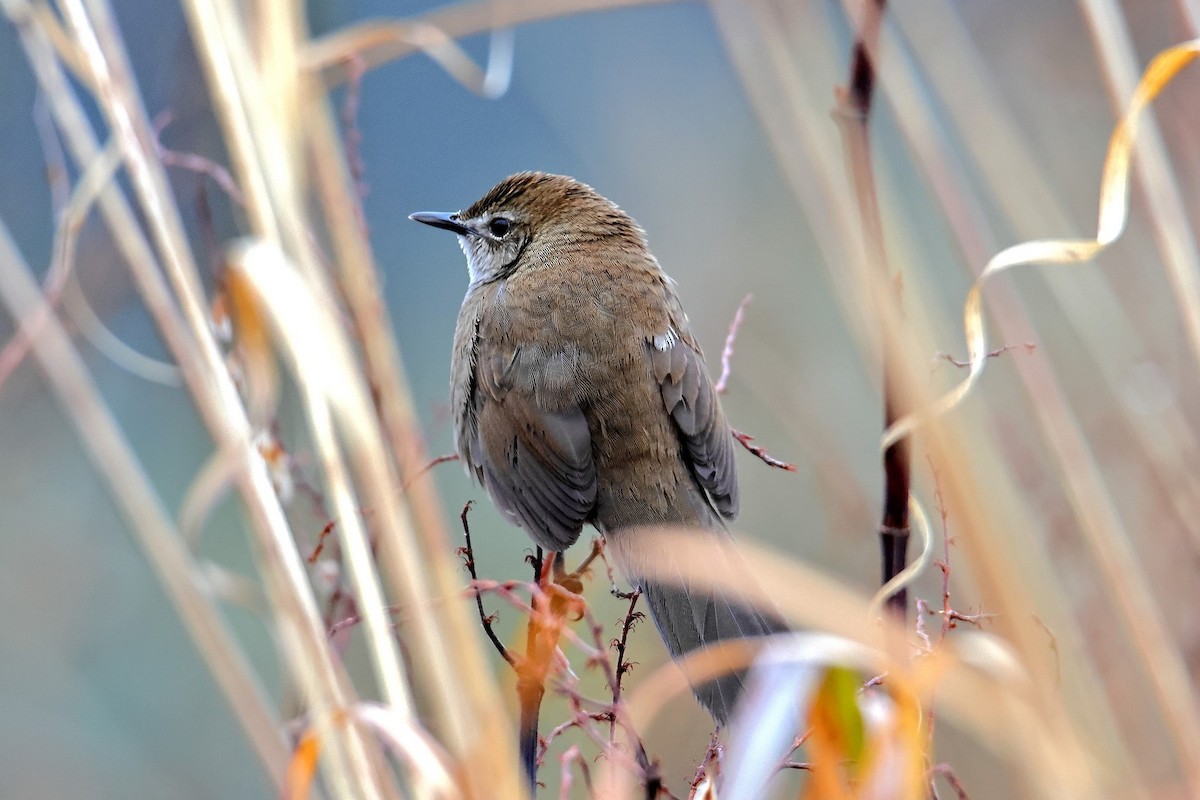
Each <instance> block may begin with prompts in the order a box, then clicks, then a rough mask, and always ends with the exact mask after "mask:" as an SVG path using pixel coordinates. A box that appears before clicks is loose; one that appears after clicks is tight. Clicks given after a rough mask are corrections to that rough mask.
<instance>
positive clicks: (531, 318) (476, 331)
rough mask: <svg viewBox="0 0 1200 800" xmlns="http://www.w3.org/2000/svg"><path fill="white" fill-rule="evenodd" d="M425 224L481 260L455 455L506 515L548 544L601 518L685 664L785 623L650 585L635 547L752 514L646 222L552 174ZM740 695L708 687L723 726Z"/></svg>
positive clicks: (458, 401) (460, 343)
mask: <svg viewBox="0 0 1200 800" xmlns="http://www.w3.org/2000/svg"><path fill="white" fill-rule="evenodd" d="M413 219H415V220H417V221H419V222H424V223H426V224H431V225H435V226H437V227H442V228H447V229H449V230H453V231H454V232H455V233H457V234H458V235H459V241H460V244H461V246H462V248H463V250H464V252H465V253H466V255H467V261H468V267H469V270H470V273H471V285H470V287H469V288H468V290H467V295H466V298H465V299H464V300H463V305H462V309H461V311H460V312H459V317H458V327H457V331H456V333H455V338H454V354H453V361H452V365H451V403H452V406H453V410H454V415H455V420H456V423H457V427H456V437H455V438H456V445H457V448H458V451H459V454H460V456H461V457H462V459H463V461H464V462H465V464H466V465H467V468H468V469H469V471H470V472H471V474H473V475H474V476H475V478H476V479H477V480H479V482H480V483H482V484H483V486H484V487H485V488H486V489H487V492H488V494H489V495H491V497H492V499H493V500H494V501H495V503H496V505H497V506H498V507H499V508H500V510H501V511H502V512H503V513H504V515H505V517H507V518H508V519H509V520H510V521H512V522H513V523H514V524H516V525H518V526H520V527H521V528H523V529H524V530H525V531H526V533H528V534H529V536H530V537H531V538H532V539H533V540H534V542H536V543H537V544H538V545H540V546H541V547H543V548H545V549H547V550H550V551H562V550H565V549H566V548H568V547H570V546H571V545H572V544H573V543H574V542H575V541H576V540H577V539H578V538H579V535H580V531H581V530H582V528H583V526H584V524H591V525H593V526H594V527H595V528H596V529H597V530H599V531H600V532H601V533H602V534H603V535H604V536H605V538H606V539H607V540H608V542H609V550H610V552H611V553H612V554H613V556H614V558H615V559H616V561H617V563H618V567H619V568H620V569H621V571H622V572H623V573H624V574H625V576H626V577H627V578H628V579H629V580H630V581H631V582H633V583H635V584H637V585H639V586H640V587H641V588H642V590H643V591H644V592H645V595H646V599H647V602H648V605H649V607H650V611H651V615H652V616H653V618H654V621H655V623H656V624H657V625H658V628H659V631H660V632H661V634H662V636H663V639H664V641H665V642H666V644H667V646H668V648H669V650H670V651H671V653H672V655H673V656H675V657H679V656H680V655H682V654H685V653H687V652H690V651H691V650H694V649H695V648H697V647H700V646H702V645H704V644H708V643H712V642H714V641H718V640H721V639H728V638H736V637H742V636H755V635H762V634H766V633H772V632H776V631H780V630H783V626H782V624H781V623H780V622H779V621H778V620H777V619H775V618H774V617H773V616H772V615H764V614H761V613H759V612H758V611H755V610H754V609H753V608H751V607H750V606H749V605H747V604H745V603H742V602H739V601H738V599H737V598H736V597H730V596H728V594H727V593H718V594H717V595H716V596H714V595H713V594H711V593H706V592H702V591H698V590H693V589H692V588H690V587H689V586H688V585H687V584H686V583H684V584H683V585H679V584H672V583H665V582H661V581H659V580H648V579H646V578H645V577H644V575H645V574H646V573H647V572H648V570H647V569H645V565H643V564H639V563H636V558H635V557H633V556H631V555H629V553H630V552H631V551H632V550H635V549H637V548H630V547H628V546H626V545H628V544H630V541H629V540H630V539H631V537H635V536H637V535H638V532H637V529H638V528H639V527H645V526H655V525H682V526H690V527H696V528H705V529H707V530H709V531H712V532H713V533H714V535H718V536H725V535H726V534H725V527H724V523H723V519H730V518H732V517H733V516H735V515H736V514H737V511H738V487H737V472H736V468H735V465H734V457H733V442H732V439H731V437H730V431H729V427H728V425H727V424H726V422H725V417H724V414H723V412H722V410H721V404H720V402H719V400H718V398H717V395H716V392H715V391H714V390H713V384H712V380H711V378H710V377H709V374H708V370H707V368H706V367H705V365H704V359H703V356H702V355H701V352H700V348H699V346H698V345H697V344H696V342H695V340H694V339H693V338H692V335H691V331H690V330H689V326H688V319H687V315H686V314H685V313H684V312H683V308H682V307H681V306H680V303H679V299H678V298H677V297H676V294H675V290H674V288H673V281H671V279H670V278H669V277H667V275H666V274H665V273H664V272H663V271H662V269H661V268H660V267H659V265H658V262H657V261H656V260H655V258H654V257H653V256H652V255H651V254H650V252H649V250H648V249H647V246H646V240H645V236H644V234H643V232H642V230H641V228H639V227H638V226H637V224H636V223H635V222H634V221H633V220H632V219H630V218H629V216H628V215H626V214H625V213H624V212H623V211H621V210H620V209H619V208H617V207H616V206H615V205H614V204H613V203H611V202H610V201H608V200H606V199H605V198H604V197H602V196H600V195H599V194H597V193H596V192H595V191H594V190H593V189H592V188H591V187H589V186H586V185H584V184H582V183H579V182H578V181H575V180H574V179H572V178H567V177H563V176H559V175H546V174H542V173H521V174H518V175H514V176H512V177H510V178H507V179H506V180H504V181H502V182H501V183H500V184H499V185H497V186H496V187H495V188H493V189H492V190H491V191H489V192H488V193H487V194H486V195H484V196H483V198H481V199H480V200H479V201H477V202H476V203H475V204H474V205H472V206H471V207H470V208H468V209H466V210H465V211H462V212H459V213H457V214H414V215H413ZM656 552H657V551H656ZM670 557H671V556H670V554H663V553H660V552H659V553H658V554H657V555H656V558H668V559H669V558H670ZM656 566H657V567H658V568H660V569H661V568H662V567H663V565H661V564H657V565H656ZM667 571H668V572H670V569H669V568H668V570H667ZM740 686H741V676H740V675H731V676H727V677H726V678H723V679H720V680H717V681H713V682H710V683H708V684H705V685H704V686H701V687H697V689H696V691H697V696H698V697H699V698H700V700H701V702H703V703H704V705H705V706H706V707H708V709H709V710H710V711H711V712H712V713H713V715H714V717H716V718H717V719H718V721H721V722H724V721H725V720H726V719H727V718H728V715H729V713H730V711H731V709H732V707H733V703H734V700H735V699H736V696H737V693H738V691H739V690H740Z"/></svg>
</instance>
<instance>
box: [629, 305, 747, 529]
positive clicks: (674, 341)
mask: <svg viewBox="0 0 1200 800" xmlns="http://www.w3.org/2000/svg"><path fill="white" fill-rule="evenodd" d="M674 306H675V307H676V309H678V301H677V300H676V301H674ZM674 310H675V309H673V311H674ZM672 317H674V319H673V320H672V322H671V325H670V326H669V327H668V328H667V330H666V331H664V332H660V333H658V334H656V335H654V336H651V337H650V338H649V339H647V347H648V348H649V351H650V365H651V369H652V370H653V374H654V378H655V380H657V381H658V385H659V389H660V390H661V392H662V399H663V404H664V405H665V406H666V408H667V413H668V414H670V415H671V419H672V420H673V421H674V422H675V428H676V429H677V430H678V432H679V437H680V439H681V441H682V442H683V446H684V454H685V456H686V457H687V459H688V461H689V465H690V466H691V468H692V472H693V473H694V474H695V476H696V480H697V481H699V482H700V485H701V486H702V487H704V490H705V491H706V492H708V495H709V498H710V499H711V500H712V504H713V507H714V508H716V510H717V512H718V513H720V515H721V516H723V517H725V518H726V519H732V518H733V517H735V516H737V512H738V486H737V471H736V469H735V466H734V461H733V440H732V437H731V436H730V433H729V426H728V425H726V423H725V415H724V414H723V413H722V412H721V404H720V402H719V401H718V400H717V392H716V390H715V389H714V388H713V383H712V379H711V378H710V377H709V376H708V369H707V368H706V367H705V366H704V357H703V356H702V355H701V354H700V351H699V349H698V348H697V346H696V344H695V342H694V341H693V340H692V338H691V335H690V334H689V333H688V331H687V327H686V325H687V317H686V316H684V315H683V312H682V309H678V311H677V313H673V314H672Z"/></svg>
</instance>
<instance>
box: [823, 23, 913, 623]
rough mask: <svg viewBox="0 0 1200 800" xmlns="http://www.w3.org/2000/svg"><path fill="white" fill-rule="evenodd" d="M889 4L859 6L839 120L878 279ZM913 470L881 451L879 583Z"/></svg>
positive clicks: (892, 410) (890, 401) (888, 413)
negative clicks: (876, 146)
mask: <svg viewBox="0 0 1200 800" xmlns="http://www.w3.org/2000/svg"><path fill="white" fill-rule="evenodd" d="M886 6H887V0H871V2H868V3H866V4H864V5H863V12H862V13H863V18H862V21H861V25H860V27H859V32H858V37H857V39H856V40H855V42H854V52H853V55H852V56H851V59H850V80H849V83H848V85H847V86H846V87H845V88H843V89H842V91H840V92H839V93H838V117H839V120H840V121H841V129H842V144H843V146H844V148H845V152H846V168H847V171H848V172H849V174H850V180H851V182H852V184H853V186H854V196H855V200H856V201H857V204H858V213H859V219H860V222H861V224H862V232H863V239H864V244H865V249H866V253H867V258H868V260H869V262H870V264H871V265H872V267H874V268H875V270H876V271H877V274H878V275H883V274H886V273H887V270H888V262H887V252H886V250H885V248H884V245H883V224H882V222H881V221H880V217H879V202H878V198H877V194H876V191H875V174H874V170H873V168H872V164H871V142H870V136H869V130H868V124H869V122H870V115H871V100H872V98H873V96H874V91H875V65H874V62H873V60H872V59H873V57H874V55H873V54H874V53H875V52H876V50H877V47H878V42H879V25H880V21H881V20H882V18H883V12H884V9H885V7H886ZM894 285H895V287H896V295H897V296H896V301H897V303H899V302H900V299H901V298H900V286H901V283H900V280H899V276H898V275H897V276H896V277H895V279H894ZM890 341H891V337H890V336H888V335H886V333H885V335H884V337H883V415H884V420H883V427H884V429H885V430H886V429H887V428H889V427H891V425H892V423H893V422H895V421H896V420H897V419H899V418H900V417H901V416H903V415H904V408H903V406H902V404H901V401H900V399H899V397H898V395H897V382H896V379H897V376H896V374H895V371H896V369H897V364H896V359H897V357H898V354H897V353H896V351H895V349H894V348H893V347H892V346H891V345H890ZM911 470H912V456H911V453H910V441H909V439H908V438H907V437H906V438H903V439H900V440H899V441H897V442H896V443H895V444H893V445H891V446H890V447H888V448H887V449H886V450H885V451H884V453H883V474H884V489H883V518H882V520H881V521H880V523H879V544H880V550H881V555H882V561H883V574H882V577H883V583H885V584H886V583H887V582H888V581H889V580H891V579H892V578H893V577H895V576H896V575H897V574H898V573H899V572H900V571H901V570H903V569H904V565H905V562H906V561H907V551H908V536H909V522H908V497H909V481H910V475H911ZM888 606H889V607H890V608H892V609H894V610H895V611H897V612H899V613H900V614H904V613H905V610H906V609H907V606H908V593H907V591H906V590H904V589H901V590H899V591H898V592H896V593H895V594H894V595H892V596H891V597H889V598H888Z"/></svg>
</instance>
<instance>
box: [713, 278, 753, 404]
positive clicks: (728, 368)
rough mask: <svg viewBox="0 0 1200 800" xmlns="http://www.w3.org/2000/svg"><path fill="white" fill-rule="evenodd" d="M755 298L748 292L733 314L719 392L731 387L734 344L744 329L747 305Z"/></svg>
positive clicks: (726, 340) (715, 386) (716, 389)
mask: <svg viewBox="0 0 1200 800" xmlns="http://www.w3.org/2000/svg"><path fill="white" fill-rule="evenodd" d="M753 299H754V295H752V294H748V295H746V296H745V297H743V298H742V302H740V303H738V307H737V311H735V312H734V314H733V321H732V322H730V323H729V333H727V334H726V335H725V348H724V349H723V350H722V351H721V377H720V378H718V379H717V383H716V385H714V386H713V390H714V391H715V392H716V393H717V394H725V391H726V389H728V388H729V385H728V384H729V375H730V373H731V372H732V371H733V346H734V344H735V343H736V342H737V337H738V332H739V331H741V329H742V318H743V317H744V316H745V312H746V306H748V305H750V301H751V300H753Z"/></svg>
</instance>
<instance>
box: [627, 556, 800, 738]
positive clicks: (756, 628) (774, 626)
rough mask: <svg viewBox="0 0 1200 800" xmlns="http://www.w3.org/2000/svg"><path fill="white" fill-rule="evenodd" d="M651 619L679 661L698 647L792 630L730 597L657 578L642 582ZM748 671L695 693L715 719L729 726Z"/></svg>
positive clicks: (729, 675) (732, 674) (724, 677)
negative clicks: (727, 723)
mask: <svg viewBox="0 0 1200 800" xmlns="http://www.w3.org/2000/svg"><path fill="white" fill-rule="evenodd" d="M641 589H642V593H643V595H644V596H645V598H646V604H647V606H648V607H649V609H650V616H651V617H652V618H653V619H654V624H655V625H656V626H657V627H658V630H659V633H660V634H662V638H663V641H664V642H666V645H667V649H668V650H669V651H670V653H671V657H672V658H675V659H679V658H681V657H683V656H685V655H687V654H688V653H690V652H692V651H693V650H696V649H698V648H701V647H704V646H707V645H711V644H715V643H717V642H722V641H728V640H730V639H747V638H752V637H756V636H769V635H770V634H773V633H782V632H784V631H786V630H787V626H786V625H785V624H784V623H783V621H782V620H780V619H778V618H777V617H775V616H774V615H770V614H764V613H762V612H761V611H759V610H758V609H756V608H755V607H753V606H751V605H748V604H746V603H742V602H739V601H737V600H733V599H731V598H730V597H729V596H728V595H727V594H724V593H721V594H718V595H717V596H714V595H713V594H712V593H709V592H706V591H703V590H699V589H687V588H682V587H680V586H677V585H672V584H670V583H663V582H661V581H659V580H657V579H655V580H642V581H641ZM745 677H746V673H745V670H737V671H734V672H729V673H726V674H725V675H722V676H720V677H719V678H715V679H713V680H711V681H708V682H706V683H703V684H700V685H698V686H693V687H692V691H693V692H694V693H695V695H696V699H698V700H699V701H700V703H701V705H703V706H704V707H705V708H707V709H708V711H709V713H711V714H712V715H713V718H714V719H716V720H717V722H719V723H721V724H722V725H724V724H725V723H726V722H728V721H729V717H730V715H731V714H732V713H733V709H734V706H736V705H737V701H738V698H739V697H740V696H741V693H742V690H743V689H744V688H745V686H744V681H745Z"/></svg>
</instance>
